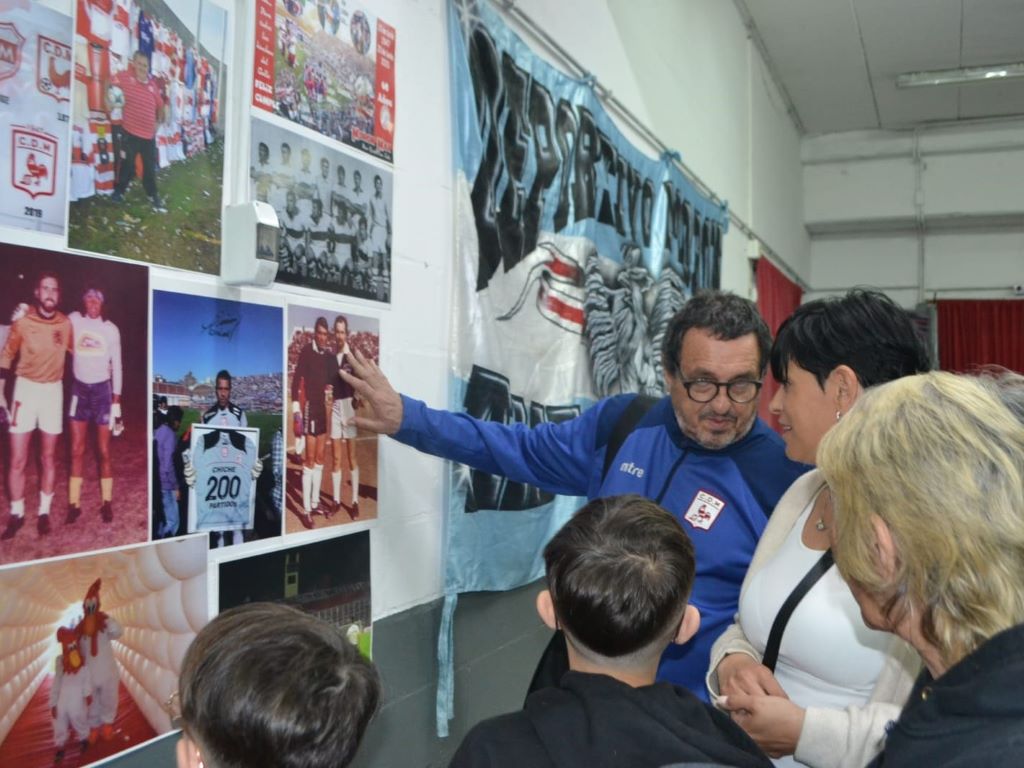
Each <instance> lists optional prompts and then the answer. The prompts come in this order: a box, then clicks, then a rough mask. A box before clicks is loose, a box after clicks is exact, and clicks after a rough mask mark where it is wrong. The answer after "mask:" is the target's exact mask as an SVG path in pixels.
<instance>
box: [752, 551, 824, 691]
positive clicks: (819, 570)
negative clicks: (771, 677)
mask: <svg viewBox="0 0 1024 768" xmlns="http://www.w3.org/2000/svg"><path fill="white" fill-rule="evenodd" d="M833 562H835V561H834V560H833V559H832V550H831V549H826V550H825V552H824V553H823V554H822V556H821V557H820V558H818V561H817V562H816V563H815V564H814V565H812V566H811V569H810V570H809V571H807V573H806V575H804V577H803V578H802V579H801V580H800V583H799V584H797V585H796V586H795V587H793V591H792V592H790V593H789V597H787V598H786V602H784V603H783V604H782V607H781V608H779V612H778V613H777V614H776V615H775V621H773V622H772V629H771V631H770V632H769V633H768V643H767V644H766V645H765V647H764V656H763V657H762V658H761V663H762V664H764V665H765V666H766V667H768V669H769V670H771V671H772V672H774V671H775V663H776V662H777V661H778V660H779V645H780V644H781V643H782V633H783V632H785V631H786V625H787V624H788V623H789V617H790V616H792V615H793V611H795V610H796V607H797V606H798V605H799V604H800V601H801V600H803V599H804V596H805V595H806V594H807V593H808V592H810V591H811V587H813V586H814V585H815V584H817V583H818V579H820V578H821V577H822V576H824V575H825V573H826V572H827V571H828V569H829V568H831V567H832V564H833Z"/></svg>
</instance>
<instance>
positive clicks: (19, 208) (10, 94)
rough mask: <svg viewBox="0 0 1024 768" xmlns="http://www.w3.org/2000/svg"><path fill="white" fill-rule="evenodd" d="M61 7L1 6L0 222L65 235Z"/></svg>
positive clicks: (29, 0)
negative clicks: (59, 8)
mask: <svg viewBox="0 0 1024 768" xmlns="http://www.w3.org/2000/svg"><path fill="white" fill-rule="evenodd" d="M59 5H61V4H60V3H58V6H59ZM63 5H65V6H66V9H65V10H66V12H65V13H61V12H59V11H56V10H54V9H53V8H52V7H47V6H46V5H44V4H43V3H41V2H37V1H36V0H23V1H22V2H20V3H13V4H11V3H5V4H3V15H2V16H0V224H2V225H3V226H7V227H16V228H18V229H30V230H36V231H38V232H46V233H49V234H54V235H62V234H64V213H65V210H66V202H65V190H66V187H67V172H68V165H67V163H68V115H69V114H70V113H71V77H72V64H71V26H72V21H71V16H70V12H71V2H70V0H65V2H64V3H63ZM12 6H13V7H12Z"/></svg>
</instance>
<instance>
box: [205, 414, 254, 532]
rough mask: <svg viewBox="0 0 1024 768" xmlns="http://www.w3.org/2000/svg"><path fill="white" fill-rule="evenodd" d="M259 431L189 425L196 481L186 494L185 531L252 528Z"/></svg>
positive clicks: (252, 428) (210, 425) (250, 428)
mask: <svg viewBox="0 0 1024 768" xmlns="http://www.w3.org/2000/svg"><path fill="white" fill-rule="evenodd" d="M259 444H260V431H259V429H257V428H255V427H220V426H215V425H212V424H194V425H193V426H192V443H191V446H190V448H191V451H192V466H193V467H194V468H195V472H196V481H195V484H194V485H193V486H192V488H191V489H189V493H188V532H189V533H196V532H198V531H233V530H239V529H243V528H252V527H253V522H254V521H253V516H254V512H255V508H256V506H255V505H256V493H255V488H256V481H255V480H254V479H253V465H254V464H255V463H256V458H257V452H258V450H259V449H258V446H259Z"/></svg>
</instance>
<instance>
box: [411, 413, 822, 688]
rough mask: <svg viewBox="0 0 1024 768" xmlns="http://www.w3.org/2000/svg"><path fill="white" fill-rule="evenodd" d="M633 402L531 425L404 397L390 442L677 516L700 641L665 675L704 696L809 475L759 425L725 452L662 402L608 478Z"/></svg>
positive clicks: (669, 654) (670, 658)
mask: <svg viewBox="0 0 1024 768" xmlns="http://www.w3.org/2000/svg"><path fill="white" fill-rule="evenodd" d="M634 397H635V396H634V395H618V396H616V397H610V398H606V399H604V400H601V401H599V402H598V403H597V404H596V405H594V407H592V408H589V409H588V410H586V411H584V412H583V414H581V415H580V416H578V417H577V418H575V419H570V420H568V421H563V422H561V423H557V424H555V423H545V424H541V425H539V426H537V427H534V428H532V429H531V428H530V427H528V426H526V425H523V424H512V425H506V424H500V423H497V422H490V421H481V420H479V419H474V418H472V417H470V416H467V415H465V414H457V413H450V412H448V411H438V410H434V409H432V408H428V407H427V406H426V405H425V404H424V403H422V402H420V401H418V400H413V399H411V398H407V397H404V396H403V398H402V400H403V406H404V414H403V418H402V427H401V429H400V430H399V431H398V432H397V433H396V434H395V435H394V437H395V439H396V440H399V441H400V442H402V443H405V444H406V445H410V446H412V447H414V448H417V449H418V450H421V451H424V452H426V453H430V454H433V455H435V456H440V457H443V458H446V459H451V460H452V461H458V462H461V463H463V464H467V465H469V466H471V467H474V468H476V469H480V470H483V471H485V472H490V473H492V474H495V475H502V476H505V477H508V478H509V479H511V480H514V481H517V482H524V483H529V484H531V485H536V486H538V487H539V488H542V489H544V490H546V491H550V492H552V493H559V494H566V495H570V496H586V497H587V498H591V499H593V498H599V497H603V496H614V495H617V494H623V493H636V494H640V495H642V496H646V497H648V498H651V499H654V500H655V501H657V502H658V503H660V504H661V505H662V506H663V507H665V508H666V509H668V510H669V511H670V512H672V513H673V514H675V515H676V516H677V517H678V518H679V519H680V521H681V522H682V524H683V528H685V529H686V531H687V533H689V535H690V538H691V539H692V540H693V544H694V549H695V551H696V556H697V578H696V581H695V583H694V588H693V594H692V596H691V598H690V602H691V603H692V604H693V605H695V606H696V607H697V608H698V609H699V610H700V614H701V626H700V630H699V631H698V632H697V634H696V636H695V637H694V639H693V640H691V641H690V642H689V643H687V644H686V645H683V646H678V645H670V646H669V647H668V649H667V650H666V651H665V655H664V656H663V657H662V660H661V666H660V668H659V670H658V679H659V680H666V681H668V682H671V683H675V684H677V685H681V686H683V687H685V688H688V689H689V690H691V691H692V692H693V693H695V694H696V695H698V696H700V697H701V698H703V699H705V700H706V699H707V691H706V690H705V686H704V675H705V673H706V672H707V667H708V659H709V657H710V650H711V644H712V643H713V642H714V641H715V639H716V638H717V637H718V635H719V634H721V632H722V631H723V630H724V629H725V628H726V627H727V626H729V624H730V623H731V622H732V620H733V616H734V615H735V613H736V608H737V603H738V601H739V594H740V585H741V583H742V582H743V576H744V574H745V573H746V571H747V566H748V565H749V564H750V558H751V557H752V556H753V554H754V548H755V547H756V546H757V541H758V539H759V538H760V536H761V533H762V531H763V530H764V527H765V524H766V523H767V521H768V515H769V514H771V511H772V509H773V508H774V507H775V504H776V502H777V501H778V500H779V498H780V497H781V496H782V494H783V492H785V490H786V489H787V488H788V487H789V485H790V483H792V482H793V481H794V480H795V479H796V478H797V477H799V476H800V475H801V474H803V473H804V472H806V471H807V470H808V467H807V466H806V465H804V464H798V463H796V462H793V461H790V460H789V459H787V458H786V456H785V448H784V446H783V443H782V440H781V438H779V436H778V435H776V434H775V433H774V432H773V431H772V430H771V429H770V428H769V427H768V426H767V425H766V424H765V423H764V422H762V421H761V420H760V419H757V420H756V421H755V423H754V426H753V427H752V428H751V430H750V432H748V433H747V434H746V436H744V437H743V438H742V439H740V440H737V441H736V442H735V443H732V444H731V445H728V446H726V447H725V448H721V449H718V450H711V449H708V448H703V447H702V446H700V445H699V444H698V443H696V442H694V441H693V440H691V439H690V438H688V437H686V436H685V435H683V433H682V431H681V430H680V429H679V425H678V423H677V421H676V417H675V412H674V411H673V410H672V403H671V400H670V399H669V398H668V397H665V398H663V399H662V400H661V401H659V402H657V403H655V405H654V406H653V407H652V408H651V409H650V410H649V411H648V412H647V414H646V415H645V416H644V418H643V419H642V420H641V421H640V423H639V424H638V425H637V427H636V428H635V429H634V430H633V431H632V432H631V433H630V435H629V436H628V437H627V438H626V440H625V441H624V442H623V444H622V447H621V448H620V449H619V452H618V455H617V456H616V457H615V460H614V461H613V462H612V464H611V466H610V467H609V469H608V473H607V475H606V476H605V477H603V478H602V476H601V473H602V470H603V468H604V453H605V447H606V445H607V443H608V440H609V438H610V435H611V432H612V430H613V429H614V427H615V424H616V422H617V421H618V419H619V417H620V416H621V415H622V412H623V411H624V410H625V409H626V407H627V406H628V405H629V403H630V402H631V400H632V399H633V398H634Z"/></svg>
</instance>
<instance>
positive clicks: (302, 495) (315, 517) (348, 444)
mask: <svg viewBox="0 0 1024 768" xmlns="http://www.w3.org/2000/svg"><path fill="white" fill-rule="evenodd" d="M287 333H288V360H287V366H288V378H287V381H286V385H287V388H288V389H287V393H286V394H287V398H288V416H287V418H286V419H285V422H286V428H285V440H286V446H287V454H288V457H287V479H286V481H285V490H286V498H285V531H286V532H287V533H296V532H299V531H305V530H313V529H323V528H329V527H332V526H337V525H343V524H345V523H350V522H353V521H355V520H368V519H369V520H372V519H374V518H376V517H377V488H378V487H379V483H378V478H377V435H375V434H369V433H361V432H360V431H359V430H358V429H357V428H356V425H355V417H356V415H357V414H361V413H364V409H368V408H369V407H370V406H369V405H367V404H366V403H364V402H363V401H362V400H360V399H359V398H358V397H356V396H355V392H354V391H353V390H352V388H351V387H350V386H349V385H348V384H347V383H346V382H345V381H344V380H343V379H342V378H341V375H340V374H339V373H338V371H339V370H342V369H344V370H347V371H351V363H350V362H349V358H350V355H351V354H352V350H357V351H358V352H359V354H361V355H362V356H363V357H365V358H368V359H370V360H374V361H378V360H379V359H380V323H379V322H378V321H377V320H376V319H375V318H371V317H362V316H359V315H354V314H351V313H349V312H345V313H342V312H339V311H338V310H337V309H327V308H324V307H301V306H298V305H295V304H292V305H289V307H288V322H287Z"/></svg>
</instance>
